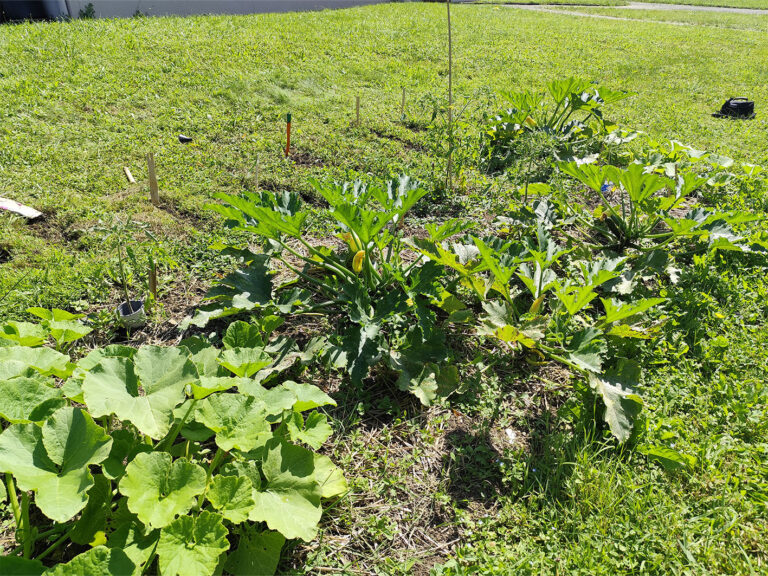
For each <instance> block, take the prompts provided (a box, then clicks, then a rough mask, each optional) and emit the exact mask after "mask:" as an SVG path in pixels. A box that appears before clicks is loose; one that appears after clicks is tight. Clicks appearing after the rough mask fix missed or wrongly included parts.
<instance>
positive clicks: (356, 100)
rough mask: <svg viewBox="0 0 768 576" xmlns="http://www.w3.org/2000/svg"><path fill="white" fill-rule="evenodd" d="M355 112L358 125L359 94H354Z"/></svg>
mask: <svg viewBox="0 0 768 576" xmlns="http://www.w3.org/2000/svg"><path fill="white" fill-rule="evenodd" d="M355 114H356V116H357V125H358V126H360V96H355Z"/></svg>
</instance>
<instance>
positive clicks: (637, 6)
mask: <svg viewBox="0 0 768 576" xmlns="http://www.w3.org/2000/svg"><path fill="white" fill-rule="evenodd" d="M612 8H625V9H627V8H629V9H631V10H685V11H688V12H733V13H735V14H768V10H763V9H761V8H726V7H724V6H692V5H690V4H655V3H653V4H652V3H649V2H630V3H629V4H628V5H626V6H612Z"/></svg>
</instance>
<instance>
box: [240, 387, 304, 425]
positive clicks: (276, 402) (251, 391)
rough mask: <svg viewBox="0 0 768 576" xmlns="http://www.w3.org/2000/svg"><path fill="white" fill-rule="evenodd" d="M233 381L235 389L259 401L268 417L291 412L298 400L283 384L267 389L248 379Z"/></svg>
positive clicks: (294, 393)
mask: <svg viewBox="0 0 768 576" xmlns="http://www.w3.org/2000/svg"><path fill="white" fill-rule="evenodd" d="M235 380H236V384H237V389H238V390H239V391H240V392H241V393H243V394H248V395H250V396H253V397H255V398H256V399H258V400H261V401H262V402H263V403H264V406H265V410H266V413H267V414H268V415H270V416H276V415H278V414H282V413H283V412H284V411H286V410H291V409H292V408H293V406H294V404H296V402H297V400H298V398H297V397H296V392H294V391H293V390H289V389H288V388H286V387H285V386H284V385H283V384H281V385H279V386H275V387H274V388H269V389H267V388H264V387H263V386H262V385H261V384H259V383H258V382H256V381H255V380H250V379H248V378H237V379H235Z"/></svg>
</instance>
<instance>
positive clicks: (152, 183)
mask: <svg viewBox="0 0 768 576" xmlns="http://www.w3.org/2000/svg"><path fill="white" fill-rule="evenodd" d="M147 168H148V169H149V199H150V200H151V201H152V204H154V205H155V206H160V190H159V189H158V187H157V175H156V174H155V155H154V154H152V152H150V153H149V154H147Z"/></svg>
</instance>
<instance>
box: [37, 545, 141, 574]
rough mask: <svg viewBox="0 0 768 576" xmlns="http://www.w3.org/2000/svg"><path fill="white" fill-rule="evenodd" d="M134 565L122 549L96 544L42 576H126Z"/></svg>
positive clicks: (131, 572)
mask: <svg viewBox="0 0 768 576" xmlns="http://www.w3.org/2000/svg"><path fill="white" fill-rule="evenodd" d="M135 568H136V565H135V564H134V563H133V562H132V561H131V559H130V558H128V556H127V555H126V554H125V552H123V551H122V550H118V549H116V548H107V547H106V546H97V547H96V548H91V549H90V550H88V551H87V552H83V553H82V554H80V555H79V556H75V557H74V558H73V559H72V560H70V561H69V562H67V563H66V564H59V565H58V566H56V567H54V568H50V569H48V570H46V571H45V572H44V573H43V574H44V576H126V574H133V571H134V569H135Z"/></svg>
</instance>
